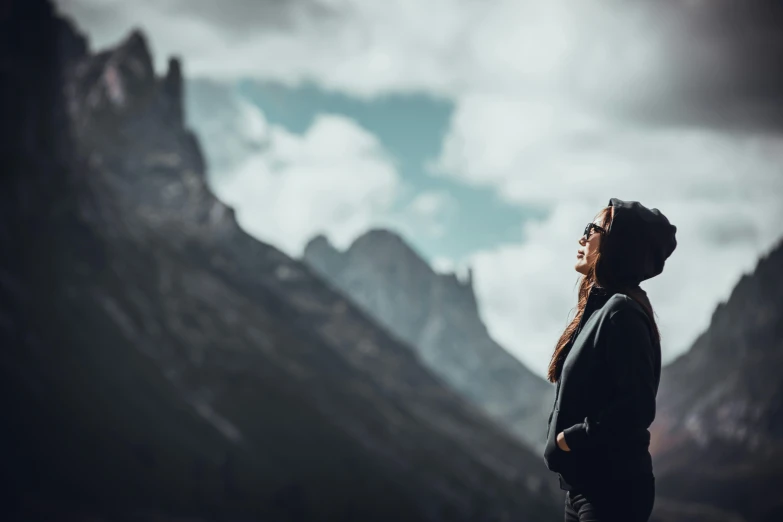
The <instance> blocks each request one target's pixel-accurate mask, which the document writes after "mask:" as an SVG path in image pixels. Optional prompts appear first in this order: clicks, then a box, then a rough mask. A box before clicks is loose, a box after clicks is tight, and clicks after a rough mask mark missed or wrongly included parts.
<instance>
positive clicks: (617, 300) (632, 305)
mask: <svg viewBox="0 0 783 522" xmlns="http://www.w3.org/2000/svg"><path fill="white" fill-rule="evenodd" d="M623 311H626V312H637V313H640V314H642V315H643V316H644V317H647V313H646V312H645V311H644V308H642V305H640V304H639V302H638V301H636V299H634V298H633V297H631V296H629V295H627V294H623V293H621V292H618V293H616V294H614V295H612V297H610V298H609V299H608V300H607V302H606V304H605V305H604V312H605V313H606V315H607V317H610V318H611V317H614V316H615V315H616V314H617V313H619V312H623Z"/></svg>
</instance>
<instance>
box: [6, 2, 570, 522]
mask: <svg viewBox="0 0 783 522" xmlns="http://www.w3.org/2000/svg"><path fill="white" fill-rule="evenodd" d="M6 14H7V16H6V17H4V18H2V19H0V46H1V47H0V53H1V55H2V56H3V62H2V70H1V71H0V73H1V74H2V78H1V79H2V82H0V86H1V87H0V88H1V89H2V91H0V104H2V111H3V114H4V115H5V116H4V118H3V119H2V120H0V128H2V140H0V147H1V149H0V154H2V157H3V158H4V160H5V161H6V168H5V169H4V170H3V175H2V177H1V178H0V182H1V183H2V185H0V212H2V216H3V219H2V223H3V226H2V229H0V244H1V245H2V247H1V248H0V252H2V255H1V256H0V342H1V344H2V346H3V347H4V349H3V351H2V355H1V356H0V383H2V384H0V386H1V387H2V389H0V406H1V407H2V408H3V411H4V413H5V414H6V418H5V419H6V424H5V428H4V429H3V430H0V446H2V448H3V449H4V454H3V462H4V465H3V466H2V471H1V472H0V473H2V475H3V476H2V478H3V480H4V483H5V484H11V485H12V486H11V488H10V489H6V490H5V493H6V494H8V495H9V499H11V501H9V502H5V503H3V508H1V509H3V510H4V515H7V516H3V518H4V519H11V520H13V519H20V520H55V519H59V520H63V519H68V520H87V519H90V520H95V519H101V520H128V519H134V520H174V519H180V520H181V519H183V518H185V517H187V518H188V519H189V520H206V519H210V520H214V519H220V520H233V519H236V520H239V519H241V520H248V519H249V518H252V519H255V520H321V519H327V518H328V519H330V520H338V519H339V520H466V521H467V520H508V519H514V520H528V519H529V520H545V519H551V518H554V517H556V516H558V513H559V512H560V509H561V506H560V505H559V501H558V500H557V498H558V496H559V495H558V493H559V492H557V491H556V490H555V489H553V487H552V483H551V482H550V481H549V480H548V477H547V475H548V474H547V473H545V472H546V469H545V468H544V466H543V463H542V462H541V459H540V458H539V457H538V456H537V455H534V454H532V453H530V452H529V451H527V450H526V449H525V448H523V447H521V446H520V445H519V444H518V443H517V442H516V441H515V440H513V439H512V438H511V437H509V436H507V435H506V434H504V433H503V432H502V431H500V430H497V429H495V428H494V427H493V426H492V424H491V423H489V422H488V421H487V419H486V418H485V417H484V416H483V415H482V414H480V413H479V412H478V411H475V410H474V409H473V408H471V407H470V406H468V405H467V404H466V403H464V402H463V401H462V400H461V399H460V397H459V396H458V395H456V394H455V393H453V392H451V391H449V390H448V389H447V388H446V387H444V386H443V385H442V383H441V382H440V381H439V380H438V379H437V378H436V377H434V376H433V375H432V374H431V373H430V372H429V371H427V370H426V369H424V368H423V367H422V366H421V365H420V363H419V361H418V359H417V358H416V357H415V356H414V355H413V353H412V352H411V350H410V349H409V348H408V347H407V346H405V345H404V344H402V343H400V342H399V341H397V340H395V339H393V338H392V337H390V336H389V335H388V334H387V333H386V332H385V331H384V330H382V329H381V328H379V327H378V326H377V325H376V323H375V322H373V321H372V320H371V319H370V318H369V317H367V316H366V315H365V314H364V313H362V312H361V311H359V310H358V309H357V308H356V307H354V306H353V305H351V304H350V303H349V302H347V301H346V300H345V299H344V298H343V297H342V296H341V295H340V294H337V293H335V292H334V291H332V290H331V289H330V288H329V287H328V286H327V285H326V284H324V283H323V282H322V281H321V280H320V279H319V278H318V277H316V276H315V275H314V274H313V273H311V271H310V270H309V269H308V268H307V267H305V266H303V265H302V264H300V263H298V262H297V261H294V260H292V259H290V258H288V257H287V256H285V255H284V254H282V253H281V252H279V251H277V250H276V249H274V248H272V247H271V246H269V245H266V244H263V243H261V242H259V241H257V240H255V239H254V238H252V237H250V236H249V235H247V234H246V233H245V232H244V231H242V230H241V229H240V228H239V227H238V226H237V223H236V220H235V219H234V216H233V211H232V210H231V209H230V208H228V207H226V206H225V205H223V204H222V203H221V202H219V201H218V200H217V199H216V198H215V197H214V196H213V195H212V193H211V192H210V190H209V188H208V186H207V184H206V181H205V177H204V161H203V159H202V156H201V153H200V149H199V145H198V142H197V140H196V139H195V137H194V136H193V134H192V133H190V132H189V131H188V130H187V129H186V128H184V126H183V114H182V93H181V90H182V76H181V69H180V64H179V62H178V61H176V60H172V61H171V62H170V64H169V70H168V72H167V74H166V76H165V77H164V78H157V77H155V75H154V72H153V68H152V60H151V57H150V53H149V50H148V47H147V45H146V42H145V39H144V37H143V35H142V34H140V33H134V34H132V35H131V36H130V37H129V38H128V39H127V40H126V41H125V42H123V43H122V44H121V45H120V46H119V47H118V48H116V49H112V50H109V51H105V52H102V53H98V54H95V55H92V54H90V53H89V51H88V48H87V44H86V41H85V40H84V39H83V38H82V37H81V36H80V35H79V34H78V33H77V32H76V31H74V29H73V28H72V27H71V25H70V24H69V23H67V22H65V21H63V20H62V19H60V18H58V17H56V16H55V15H54V13H53V11H52V7H51V5H50V4H49V3H48V2H44V1H41V0H28V1H27V2H15V3H13V4H11V7H9V9H8V13H6Z"/></svg>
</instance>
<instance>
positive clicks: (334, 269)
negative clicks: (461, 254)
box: [303, 229, 554, 452]
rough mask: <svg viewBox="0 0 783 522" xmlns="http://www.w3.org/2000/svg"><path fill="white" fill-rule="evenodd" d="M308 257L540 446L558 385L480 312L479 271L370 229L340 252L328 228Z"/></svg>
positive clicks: (463, 389)
mask: <svg viewBox="0 0 783 522" xmlns="http://www.w3.org/2000/svg"><path fill="white" fill-rule="evenodd" d="M303 259H304V261H305V262H306V263H307V264H309V265H310V266H312V267H313V268H314V269H315V270H316V271H317V272H318V273H319V274H321V275H322V276H323V277H324V278H326V280H327V281H329V282H330V283H332V284H333V285H334V286H335V288H337V289H339V290H340V291H342V292H344V293H345V295H347V296H348V297H349V298H350V299H351V300H353V301H354V302H355V303H357V304H358V305H359V306H360V307H361V308H362V309H363V310H365V311H367V312H368V313H369V314H371V315H372V316H373V317H374V318H376V319H377V320H378V321H379V322H380V323H381V324H382V325H383V326H385V327H386V328H387V329H388V330H389V332H391V333H392V334H394V335H395V336H397V337H398V338H399V339H401V340H402V341H404V342H405V343H407V344H409V345H411V346H413V347H414V348H415V350H416V352H417V354H418V356H419V357H420V359H421V360H422V362H424V364H426V365H427V367H428V368H429V369H430V370H432V371H433V372H434V373H436V374H437V375H439V376H440V377H441V378H442V379H443V380H444V381H446V382H447V383H449V384H450V385H451V386H452V387H453V388H454V389H455V390H457V391H459V392H460V393H462V394H463V395H464V396H465V397H467V398H468V399H469V400H470V401H471V402H472V403H473V404H475V405H476V406H478V407H480V408H481V409H482V410H484V411H485V412H487V414H488V415H490V416H491V417H492V418H493V419H495V420H496V421H498V423H499V424H500V425H502V426H504V427H506V428H507V429H508V430H509V431H510V432H512V433H513V434H515V435H516V436H517V437H519V438H520V439H521V440H523V441H525V442H526V443H527V444H528V445H530V446H531V447H533V448H535V449H536V451H537V452H543V449H544V443H545V440H544V439H545V437H544V436H543V435H542V432H541V427H542V426H546V422H547V417H548V415H549V411H550V409H551V406H552V402H553V401H554V387H553V386H552V385H551V384H549V383H548V382H547V381H546V380H544V379H542V378H541V377H539V376H538V375H536V374H534V373H532V372H531V371H530V370H529V369H528V368H527V367H526V366H525V365H524V364H522V363H521V362H520V361H519V360H518V359H516V358H515V357H513V356H512V355H510V354H509V353H508V352H507V351H506V350H505V349H504V348H503V347H501V346H500V345H499V344H498V343H496V342H495V341H494V340H492V337H491V336H490V335H489V332H488V331H487V328H486V326H485V325H484V323H483V322H482V321H481V317H480V315H479V310H478V305H477V302H476V296H475V293H474V291H473V284H472V276H471V275H470V274H469V275H468V278H467V280H466V281H464V282H463V281H460V280H459V279H458V278H457V277H456V276H455V275H454V274H438V273H436V272H435V271H433V270H432V268H430V266H429V265H428V264H427V262H426V261H424V259H422V258H421V256H420V255H419V254H418V253H417V252H415V251H414V250H413V249H412V248H411V247H410V246H409V245H408V244H407V243H406V242H405V241H404V240H403V239H402V238H401V237H400V236H399V235H397V234H395V233H393V232H391V231H388V230H382V229H375V230H370V231H368V232H367V233H365V234H363V235H361V236H360V237H359V238H357V239H356V240H355V241H354V242H353V244H352V245H351V246H350V247H349V248H348V249H347V250H346V251H345V252H340V251H338V250H337V249H335V248H334V246H332V245H331V244H330V243H329V241H328V240H327V239H326V237H324V236H323V235H319V236H317V237H315V238H313V239H312V240H311V241H310V242H309V243H308V244H307V246H306V247H305V251H304V256H303Z"/></svg>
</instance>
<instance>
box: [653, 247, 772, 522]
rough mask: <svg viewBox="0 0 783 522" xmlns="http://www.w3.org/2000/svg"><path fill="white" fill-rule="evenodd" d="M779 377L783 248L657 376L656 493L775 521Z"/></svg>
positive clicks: (755, 521)
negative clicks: (685, 351)
mask: <svg viewBox="0 0 783 522" xmlns="http://www.w3.org/2000/svg"><path fill="white" fill-rule="evenodd" d="M781 370H783V242H781V243H779V244H778V245H777V247H776V248H774V249H773V250H772V251H771V252H770V253H769V254H768V255H766V256H765V257H763V258H762V259H761V260H760V261H759V263H758V265H757V267H756V269H755V271H754V272H753V274H751V275H744V276H743V277H742V278H741V279H740V281H739V283H738V284H737V286H736V287H735V288H734V290H733V291H732V294H731V296H730V298H729V299H728V301H727V302H725V303H721V304H720V305H719V306H718V307H717V308H716V310H715V312H714V313H713V316H712V320H711V323H710V326H709V328H708V329H707V331H705V332H704V333H703V334H702V335H701V336H699V338H698V339H697V340H696V342H695V343H694V345H693V347H692V348H691V349H690V350H689V351H688V352H687V353H685V354H683V355H682V356H681V357H679V358H678V359H677V360H675V361H673V362H672V363H670V364H669V365H667V366H666V367H665V368H664V370H663V372H662V376H661V384H660V391H659V395H658V416H657V418H656V421H655V423H654V424H653V446H651V449H652V451H653V455H654V459H655V470H656V473H657V475H658V486H659V489H658V491H659V494H660V495H661V496H665V497H667V498H668V499H671V500H676V501H685V502H689V503H690V505H691V507H692V508H693V509H699V506H700V508H702V509H709V510H712V511H713V512H716V511H718V510H720V511H721V512H723V514H724V516H726V515H727V514H728V515H731V514H733V515H734V518H733V519H732V520H739V521H745V522H772V521H777V520H780V518H781V513H783V495H781V494H780V491H781V487H783V379H782V378H781ZM661 520H669V519H668V518H665V517H662V518H661ZM677 520H680V519H677ZM708 520H719V519H718V518H717V515H713V516H712V517H710V518H708Z"/></svg>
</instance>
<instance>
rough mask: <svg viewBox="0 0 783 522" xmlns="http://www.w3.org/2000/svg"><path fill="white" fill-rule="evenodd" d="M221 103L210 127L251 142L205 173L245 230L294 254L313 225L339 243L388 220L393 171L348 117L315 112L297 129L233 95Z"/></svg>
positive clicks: (396, 190)
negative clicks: (218, 118) (225, 165)
mask: <svg viewBox="0 0 783 522" xmlns="http://www.w3.org/2000/svg"><path fill="white" fill-rule="evenodd" d="M224 104H225V105H229V106H230V107H229V108H227V109H226V110H225V111H224V115H227V116H226V118H225V120H224V121H222V122H219V123H216V125H215V126H214V127H212V131H213V132H224V133H225V134H224V136H223V138H222V139H223V140H224V141H226V142H230V141H232V140H236V141H246V142H254V143H256V144H257V145H258V147H257V148H256V150H254V151H252V152H248V153H246V154H244V155H242V156H241V158H239V159H237V161H235V162H234V163H233V164H231V169H230V170H229V171H227V172H223V173H216V174H215V175H213V176H212V185H213V189H214V190H215V192H216V194H217V195H218V197H220V199H222V200H223V201H225V202H226V203H228V204H229V205H231V206H233V207H235V208H236V211H237V219H238V221H239V223H240V224H241V225H242V227H243V228H244V229H245V230H247V231H248V232H249V233H251V234H253V235H255V236H257V237H259V238H261V239H262V240H264V241H267V242H270V243H272V244H274V245H275V246H277V247H279V248H281V249H282V250H284V251H285V252H287V253H288V254H289V255H293V256H299V255H301V252H302V250H303V248H304V245H305V244H306V242H307V241H308V240H309V239H310V238H311V237H312V236H314V235H315V234H317V233H321V232H324V233H326V234H327V235H328V236H329V237H330V240H331V241H333V243H334V244H335V245H336V246H338V247H341V248H344V247H347V246H348V245H349V244H350V242H351V241H352V240H353V239H354V238H355V237H356V236H357V235H359V234H360V233H362V232H364V231H365V230H366V229H367V228H368V227H370V226H373V225H375V224H379V223H383V222H384V221H389V220H390V216H391V215H392V207H393V205H394V204H395V202H396V200H397V198H398V197H399V195H400V189H401V181H400V178H399V175H398V173H397V171H396V169H395V166H394V162H393V160H392V158H390V157H389V156H388V154H387V153H386V152H385V151H384V149H383V147H382V146H381V144H380V143H379V142H378V139H377V138H376V137H375V136H374V135H372V134H371V133H369V132H368V131H366V130H365V129H363V128H361V127H360V126H358V125H357V124H356V123H355V122H354V121H353V120H351V119H349V118H345V117H343V116H339V115H330V114H322V115H319V116H318V117H317V118H316V119H315V121H314V122H313V124H312V125H311V127H310V128H309V129H307V131H306V132H305V133H304V134H303V135H297V134H293V133H291V132H289V131H287V130H286V129H284V128H282V127H280V126H278V125H273V124H270V123H268V122H267V121H266V120H265V118H264V116H263V114H262V113H261V111H260V110H259V109H258V108H256V107H255V106H253V105H251V104H249V103H247V102H246V101H244V100H242V98H241V97H239V96H237V95H233V96H229V97H227V98H226V99H224ZM232 121H233V122H234V125H232V123H231V122H232ZM207 130H209V129H207ZM207 141H208V140H207ZM208 147H209V148H211V147H212V145H209V146H208ZM217 147H218V151H220V150H221V149H220V145H219V144H218V145H217ZM208 152H209V150H208ZM208 156H209V154H208Z"/></svg>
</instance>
